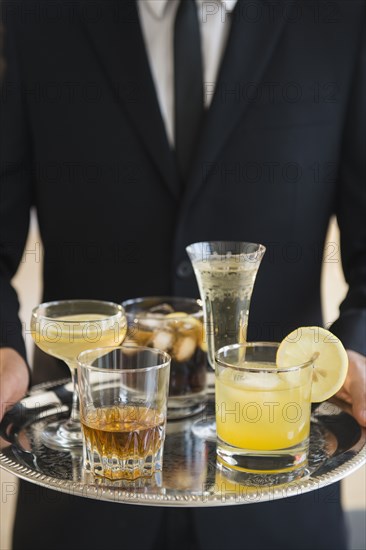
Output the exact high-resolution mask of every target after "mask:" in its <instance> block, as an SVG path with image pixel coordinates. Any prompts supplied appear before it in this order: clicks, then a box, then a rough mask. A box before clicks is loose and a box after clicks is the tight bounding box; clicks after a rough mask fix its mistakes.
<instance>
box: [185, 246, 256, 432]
mask: <svg viewBox="0 0 366 550" xmlns="http://www.w3.org/2000/svg"><path fill="white" fill-rule="evenodd" d="M186 250H187V254H188V256H189V258H190V260H191V262H192V265H193V269H194V273H195V275H196V279H197V283H198V288H199V291H200V295H201V300H202V305H203V313H204V319H205V328H206V337H207V348H208V360H209V363H210V365H211V367H212V368H213V369H215V353H216V352H217V351H218V350H219V349H220V348H222V347H224V346H228V345H230V344H237V343H241V344H243V343H245V342H246V339H247V326H248V317H249V307H250V300H251V297H252V293H253V288H254V283H255V279H256V276H257V272H258V269H259V266H260V264H261V261H262V258H263V255H264V253H265V250H266V249H265V247H264V246H263V245H261V244H256V243H247V242H235V241H214V242H199V243H194V244H191V245H190V246H188V247H187V248H186ZM192 429H193V432H194V433H195V434H196V435H198V436H199V437H203V438H205V439H211V440H214V439H216V423H215V417H214V416H212V417H208V418H206V419H203V420H199V421H197V422H195V424H194V425H193V428H192Z"/></svg>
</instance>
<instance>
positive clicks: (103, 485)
mask: <svg viewBox="0 0 366 550" xmlns="http://www.w3.org/2000/svg"><path fill="white" fill-rule="evenodd" d="M64 384H66V381H65V380H63V381H60V382H59V383H58V384H57V387H58V388H60V387H61V389H63V388H64V387H65V386H64ZM55 387H56V384H55V383H53V384H44V385H42V386H37V388H35V389H34V390H33V391H32V394H31V395H32V396H33V397H34V398H35V401H37V400H38V398H39V401H40V402H41V403H44V402H45V401H46V402H47V396H48V394H49V392H50V391H51V390H53V389H54V388H55ZM211 399H212V398H211ZM24 411H25V412H24ZM17 412H18V414H13V415H11V414H10V415H9V413H8V414H7V416H6V417H5V421H3V423H2V424H1V425H0V428H1V429H2V433H3V435H5V437H6V439H0V466H1V467H2V468H4V469H5V470H6V471H8V472H10V473H12V474H14V475H16V476H17V477H19V478H21V479H24V480H27V481H30V482H31V483H35V484H37V485H40V486H42V487H47V488H48V489H54V490H56V491H61V492H63V493H69V494H73V495H77V496H81V497H87V498H92V499H97V500H106V501H112V502H122V503H128V504H143V505H151V506H190V507H192V506H194V507H196V506H197V507H198V506H201V507H205V506H224V505H233V504H250V503H257V502H265V501H271V500H275V499H279V498H286V497H290V496H295V495H299V494H303V493H307V492H309V491H313V490H315V489H320V488H321V487H325V486H326V485H330V484H331V483H334V482H336V481H339V480H341V479H343V478H344V477H346V476H347V475H349V474H351V473H352V472H354V471H355V470H356V469H357V468H359V467H360V466H362V465H363V464H364V463H365V462H366V430H364V429H362V428H360V426H359V425H358V424H357V422H356V421H355V420H354V419H353V418H352V416H350V415H349V414H348V413H347V412H345V410H343V407H342V408H341V407H340V406H339V405H336V404H333V403H329V402H325V403H322V404H321V405H320V406H319V407H318V408H317V409H316V410H315V411H314V412H313V414H312V422H311V437H310V453H309V463H308V469H307V470H306V472H305V473H304V474H303V476H302V477H301V478H300V479H296V480H294V481H291V483H286V484H281V483H277V482H276V479H275V478H274V479H273V480H272V481H271V484H270V485H269V484H268V481H266V483H265V484H263V480H262V478H261V477H259V476H255V477H253V480H252V481H251V483H250V484H248V483H247V482H246V483H245V484H243V483H240V482H238V481H237V480H236V479H235V477H234V478H233V479H231V480H229V479H227V477H224V476H223V474H221V473H220V472H219V470H218V469H217V468H216V448H215V447H216V445H215V443H214V442H209V441H204V440H201V439H199V438H198V437H196V436H194V435H193V433H192V431H191V426H192V423H193V422H194V421H195V420H197V418H202V413H201V415H197V416H195V417H192V418H190V419H186V420H182V421H171V422H168V426H167V437H166V441H165V446H164V463H163V471H162V472H161V473H159V474H156V475H155V477H153V478H150V479H140V480H137V481H134V482H132V481H108V480H102V479H96V478H93V476H92V475H91V474H90V473H87V472H85V471H84V470H83V468H82V456H81V452H79V453H78V452H72V453H69V452H59V451H53V450H51V449H48V448H47V447H45V446H44V445H43V444H42V443H41V440H40V434H41V433H42V430H43V427H44V424H45V422H47V423H48V422H50V421H51V420H54V419H56V418H60V417H62V416H64V417H67V415H68V414H69V409H68V405H65V404H64V405H58V406H57V408H55V405H51V404H50V405H44V406H42V407H38V408H37V409H36V411H34V410H33V412H32V411H30V410H29V408H28V409H27V410H25V409H24V410H23V411H21V414H19V409H18V411H17ZM212 412H213V402H212V400H211V401H210V402H209V404H208V407H207V413H206V414H210V413H212Z"/></svg>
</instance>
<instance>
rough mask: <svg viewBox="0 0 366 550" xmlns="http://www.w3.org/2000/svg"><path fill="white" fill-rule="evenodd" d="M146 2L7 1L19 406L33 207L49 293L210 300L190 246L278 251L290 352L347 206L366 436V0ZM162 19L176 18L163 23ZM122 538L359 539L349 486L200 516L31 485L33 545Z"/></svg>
mask: <svg viewBox="0 0 366 550" xmlns="http://www.w3.org/2000/svg"><path fill="white" fill-rule="evenodd" d="M145 3H146V4H147V1H146V2H145ZM142 4H143V0H141V1H139V2H134V1H128V2H125V3H120V2H117V1H115V0H112V1H110V0H103V1H101V0H97V1H95V2H94V1H93V2H92V1H85V0H79V1H76V2H65V1H64V2H62V1H55V2H49V1H48V2H47V0H40V1H38V2H33V1H32V0H29V1H25V0H22V1H19V2H17V1H16V0H13V1H11V0H10V1H6V2H3V3H2V12H3V27H4V29H5V50H4V52H5V64H6V67H5V68H4V71H3V72H4V78H3V86H2V105H1V143H0V147H1V150H0V154H1V157H0V159H1V164H0V169H1V245H2V247H1V252H2V253H1V264H0V267H1V307H2V316H1V323H2V326H1V341H2V346H3V349H2V361H1V377H2V378H1V400H2V402H5V403H6V402H12V401H15V400H16V399H19V398H20V397H21V396H22V395H23V394H24V392H25V391H26V388H27V384H28V371H27V368H26V363H25V349H24V343H23V340H22V337H21V327H20V324H19V320H18V317H17V310H18V303H17V298H16V295H15V292H14V290H13V289H12V287H11V285H10V280H11V278H12V276H13V274H14V273H15V271H16V269H17V266H18V264H19V261H20V258H21V254H22V251H23V248H24V243H25V239H26V235H27V230H28V221H29V211H30V207H31V206H32V205H34V206H35V207H36V209H37V214H38V220H39V224H40V231H41V235H42V240H43V244H44V248H45V256H44V292H43V299H44V300H51V299H66V298H89V297H93V298H96V299H111V300H114V301H121V300H123V299H125V298H128V297H133V296H137V295H140V296H141V295H167V294H176V295H186V296H197V294H198V291H197V287H196V282H195V278H194V275H193V273H192V270H191V268H190V264H189V261H188V258H187V256H186V253H185V246H186V245H187V244H189V243H191V242H194V241H199V240H215V239H216V240H243V241H253V242H261V243H263V244H265V245H266V246H267V249H268V251H267V254H266V256H265V258H264V261H263V262H262V266H261V268H260V271H259V275H258V278H257V282H256V288H255V292H254V295H253V300H252V306H251V319H250V327H249V338H250V339H260V340H277V341H278V340H281V339H282V338H283V337H284V336H285V335H286V334H287V333H288V332H289V331H290V330H292V329H294V328H296V327H298V326H304V325H321V323H322V315H321V305H320V285H319V282H320V271H321V265H322V251H323V246H324V239H325V234H326V229H327V226H328V222H329V218H330V216H331V215H332V214H334V213H335V214H336V215H337V219H338V223H339V226H340V230H341V245H342V258H343V267H344V271H345V275H346V279H347V282H348V283H349V292H348V294H347V297H346V299H345V300H344V302H343V304H342V306H341V310H340V316H339V319H338V320H337V321H336V322H335V323H334V325H333V326H332V327H331V330H332V331H333V332H334V333H335V334H337V335H338V336H339V337H340V338H341V340H342V341H343V343H344V344H345V346H346V348H347V349H348V350H349V352H348V353H349V359H350V370H349V376H348V379H347V381H346V384H345V386H344V388H343V390H342V393H341V395H342V396H343V397H344V398H345V399H347V400H349V401H351V403H352V407H353V413H354V415H355V417H356V418H357V419H358V421H359V422H360V423H362V424H364V425H365V424H366V417H365V406H364V399H365V393H364V392H365V390H364V386H365V358H364V355H366V339H365V334H366V330H365V328H366V297H365V296H366V285H365V280H366V277H365V274H366V226H365V223H364V215H365V212H366V197H365V163H364V153H365V151H364V136H365V133H364V132H365V129H366V124H365V115H366V110H365V100H364V97H365V93H364V88H363V84H364V82H363V80H362V78H364V71H365V54H366V51H365V34H364V18H365V6H364V3H363V1H359V0H353V1H352V2H349V1H346V0H338V1H337V0H336V1H334V2H308V1H307V0H304V1H301V0H298V2H266V1H265V0H252V1H250V2H249V1H248V0H238V1H237V2H235V1H234V2H229V1H228V2H226V3H223V2H221V3H220V2H218V3H217V2H208V3H204V4H203V5H202V3H200V2H198V4H197V5H198V7H199V8H200V11H199V12H198V13H199V14H200V16H201V17H200V18H198V23H197V17H196V18H195V17H194V16H193V15H194V10H193V11H192V4H193V5H194V6H195V4H194V2H193V0H183V2H182V3H181V5H180V7H179V6H178V2H173V1H172V2H169V3H168V4H169V5H168V6H167V5H166V3H164V2H163V3H159V4H161V5H162V9H161V12H159V10H160V8H158V11H156V12H155V7H154V6H150V8H151V10H152V11H153V12H154V13H152V12H150V13H148V12H147V11H146V10H145V8H146V6H143V5H142ZM157 4H158V3H157ZM163 4H165V5H163ZM174 4H176V5H175V8H174V9H175V12H174V14H173V13H170V12H169V10H172V9H173V7H172V6H173V5H174ZM183 4H184V8H183V7H182V6H183ZM235 4H236V5H235ZM188 5H190V7H189V8H187V6H188ZM137 6H138V7H139V10H138V9H137ZM196 8H197V6H196ZM180 9H181V17H179V19H178V14H179V11H180ZM144 10H145V11H144ZM196 11H197V10H196ZM158 12H159V13H158ZM218 12H219V14H220V19H222V21H223V22H224V23H225V27H223V28H221V27H219V26H218V23H217V22H218V19H217V13H218ZM169 13H170V15H169ZM167 14H168V15H167ZM159 17H162V18H165V17H167V18H168V17H170V20H168V19H164V23H162V26H159V25H160V24H159V23H158V22H157V19H158V18H159ZM210 17H212V18H213V17H216V19H215V21H216V23H215V24H216V27H215V26H214V24H213V23H212V25H213V26H212V28H211V31H210V32H209V31H208V30H207V29H208V28H209V27H208V25H210V24H211V23H210V21H211V22H212V21H214V19H210ZM162 21H163V19H162ZM169 21H170V22H169ZM173 21H174V24H173ZM178 21H179V22H178ZM187 23H188V26H187ZM204 24H207V27H205V26H204ZM154 29H155V30H154ZM157 29H161V33H160V31H159V30H157ZM187 29H188V30H187ZM212 29H215V31H213V30H212ZM197 30H198V35H197ZM173 32H174V38H173V34H172V33H173ZM169 33H170V34H169ZM212 33H214V34H212ZM215 33H219V39H217V41H215V40H213V37H215V36H216V34H215ZM199 36H200V37H201V42H199ZM217 36H218V35H217ZM186 37H188V39H185V38H186ZM197 37H198V38H197ZM160 39H161V42H160V43H159V40H160ZM164 40H165V42H164ZM210 40H211V41H210ZM217 42H219V43H220V48H219V49H218V51H217V52H216V58H215V59H216V60H213V57H210V54H209V53H208V52H210V51H211V53H212V51H213V49H214V48H215V47H216V46H217ZM169 44H170V45H171V46H172V45H173V44H174V55H173V51H172V47H173V46H172V47H171V48H169V47H167V45H168V46H169ZM197 45H198V47H197ZM184 47H186V49H184ZM154 48H157V50H154ZM159 48H160V50H159ZM158 50H159V51H160V53H157V54H156V55H155V53H154V52H157V51H158ZM199 50H200V53H199ZM164 52H165V54H166V55H167V56H168V57H169V55H170V58H169V59H168V57H167V58H166V60H164V57H161V56H164ZM169 52H170V53H169ZM159 55H160V61H159V62H156V60H157V56H159ZM200 55H201V57H200ZM165 63H166V64H165ZM169 67H170V69H169ZM173 68H174V83H173V80H172V79H173V76H172V72H173ZM202 72H204V75H203V78H202ZM207 75H208V76H207ZM210 78H212V79H213V80H212V81H208V79H210ZM204 81H206V82H205V83H204ZM182 90H183V91H184V94H183V97H182ZM202 93H203V95H204V104H203V106H202V105H199V104H198V103H197V101H196V99H197V97H200V94H201V97H202ZM34 376H35V377H36V376H38V375H37V373H36V372H35V374H34ZM62 526H64V527H62ZM65 526H67V527H65ZM94 526H95V527H94ZM66 529H67V531H66ZM104 545H106V546H108V547H110V548H127V547H135V548H144V549H145V548H147V549H153V548H169V549H170V548H174V549H177V548H180V547H182V548H183V547H184V548H200V549H206V548H207V549H216V548H217V549H221V548H224V547H225V548H228V549H230V550H233V549H243V548H253V549H265V548H273V549H275V548H281V549H286V548H293V547H296V548H299V549H300V548H301V549H308V548H309V547H312V548H314V549H316V548H319V549H320V548H322V549H327V548H332V549H335V548H345V547H346V542H345V532H344V525H343V518H342V514H341V506H340V495H339V489H338V486H337V485H334V486H331V487H330V488H328V489H326V490H322V491H319V492H316V493H311V494H307V495H303V496H301V497H296V498H295V499H294V498H293V499H287V500H283V501H277V502H274V503H265V504H260V505H250V506H245V507H243V506H236V507H230V508H229V509H223V508H214V509H209V510H198V511H195V510H193V509H186V510H174V509H172V510H164V509H160V508H153V509H146V508H144V507H132V506H124V505H118V506H117V505H110V504H102V503H98V502H95V501H88V500H84V499H78V498H72V497H68V496H65V495H61V494H58V493H52V492H48V491H43V490H41V489H37V488H33V487H30V486H29V484H22V485H21V489H20V496H19V505H18V513H17V518H16V527H15V538H14V547H15V548H22V549H24V548H35V547H37V548H46V547H48V548H49V547H51V548H66V547H67V546H68V547H76V546H78V547H81V548H83V547H85V548H90V549H91V548H100V547H102V546H104Z"/></svg>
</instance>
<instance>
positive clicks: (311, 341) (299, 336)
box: [276, 327, 348, 403]
mask: <svg viewBox="0 0 366 550" xmlns="http://www.w3.org/2000/svg"><path fill="white" fill-rule="evenodd" d="M310 360H312V361H313V366H314V368H313V382H312V389H311V401H312V402H313V403H319V402H321V401H326V400H327V399H329V398H330V397H331V396H332V395H334V394H335V393H337V391H339V390H340V389H341V387H342V386H343V384H344V381H345V379H346V376H347V370H348V356H347V353H346V350H345V349H344V347H343V345H342V342H341V341H340V340H339V339H338V338H337V337H336V336H335V335H334V334H332V333H331V332H329V330H326V329H324V328H321V327H300V328H298V329H297V330H294V331H293V332H291V333H290V334H289V335H288V336H286V338H284V339H283V340H282V342H281V344H280V346H279V348H278V350H277V357H276V363H277V366H278V367H279V368H288V367H293V366H296V365H301V364H303V363H307V362H308V361H310Z"/></svg>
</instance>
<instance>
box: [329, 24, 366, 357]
mask: <svg viewBox="0 0 366 550" xmlns="http://www.w3.org/2000/svg"><path fill="white" fill-rule="evenodd" d="M354 74H355V76H354V82H353V88H352V92H351V94H350V100H349V107H348V113H347V119H346V121H345V132H344V139H343V148H342V157H341V164H340V171H339V181H338V188H337V200H336V215H337V220H338V225H339V229H340V236H341V256H342V266H343V271H344V274H345V278H346V281H347V283H348V285H349V290H348V293H347V296H346V298H345V300H344V301H343V302H342V304H341V306H340V315H339V318H338V319H337V320H336V322H335V323H334V324H333V325H332V327H330V330H331V331H332V332H334V334H336V335H337V336H338V337H339V338H340V339H341V340H342V342H343V344H344V346H345V347H346V348H348V349H353V350H355V351H358V352H359V353H362V354H363V355H366V86H365V79H366V33H365V32H364V33H363V37H362V41H361V46H360V52H359V57H358V61H357V65H356V69H355V73H354Z"/></svg>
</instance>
